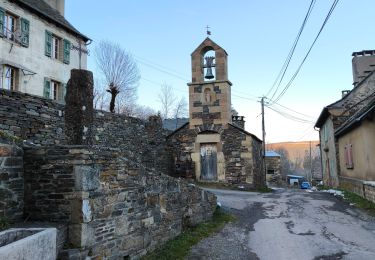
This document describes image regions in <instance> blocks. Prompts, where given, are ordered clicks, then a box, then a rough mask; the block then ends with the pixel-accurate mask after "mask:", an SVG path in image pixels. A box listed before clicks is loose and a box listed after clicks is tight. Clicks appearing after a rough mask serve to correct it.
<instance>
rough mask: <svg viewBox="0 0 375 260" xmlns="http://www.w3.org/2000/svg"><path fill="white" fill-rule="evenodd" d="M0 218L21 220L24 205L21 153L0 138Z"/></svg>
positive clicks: (15, 146)
mask: <svg viewBox="0 0 375 260" xmlns="http://www.w3.org/2000/svg"><path fill="white" fill-rule="evenodd" d="M0 198H1V199H0V218H5V219H6V220H7V221H9V222H17V221H20V220H22V217H23V205H24V201H23V199H24V182H23V151H22V149H21V148H20V147H18V146H17V145H15V144H12V143H9V142H7V141H6V140H4V139H3V140H2V138H0Z"/></svg>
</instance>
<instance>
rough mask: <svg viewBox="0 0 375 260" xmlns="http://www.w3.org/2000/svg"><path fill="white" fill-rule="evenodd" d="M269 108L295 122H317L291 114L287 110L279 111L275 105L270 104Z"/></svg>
mask: <svg viewBox="0 0 375 260" xmlns="http://www.w3.org/2000/svg"><path fill="white" fill-rule="evenodd" d="M266 107H267V108H269V109H271V110H272V111H274V112H276V113H278V114H279V115H282V116H283V117H285V118H287V119H290V120H293V121H295V122H298V123H304V124H314V123H315V122H314V121H310V120H306V119H303V118H299V117H297V116H294V115H291V114H288V113H286V112H283V111H279V110H277V109H275V108H273V107H270V106H266Z"/></svg>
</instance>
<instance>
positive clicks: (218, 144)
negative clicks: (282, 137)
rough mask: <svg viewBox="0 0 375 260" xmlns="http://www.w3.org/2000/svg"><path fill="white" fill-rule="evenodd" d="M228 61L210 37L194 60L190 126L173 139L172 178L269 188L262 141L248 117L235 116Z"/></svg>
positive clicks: (190, 95) (174, 133) (182, 129)
mask: <svg viewBox="0 0 375 260" xmlns="http://www.w3.org/2000/svg"><path fill="white" fill-rule="evenodd" d="M227 56H228V54H227V53H226V51H225V50H224V49H223V48H221V47H220V46H219V45H217V44H216V43H215V42H213V41H212V40H211V39H210V38H208V37H207V38H206V39H205V40H204V41H203V42H202V43H201V44H200V45H199V46H198V47H197V48H196V50H195V51H194V52H193V53H192V54H191V62H192V82H191V83H188V86H189V122H187V123H185V124H184V125H183V126H181V127H180V128H178V129H176V130H175V131H174V132H173V133H171V134H170V135H169V136H168V137H167V142H168V143H169V147H170V150H171V154H172V159H173V161H174V165H175V169H174V171H173V173H172V174H173V175H174V176H181V177H189V178H195V179H196V180H199V181H207V182H229V183H248V184H252V185H255V186H263V185H264V174H263V171H262V162H261V161H262V160H261V158H262V156H261V150H262V141H261V140H260V139H259V138H257V137H256V136H255V135H253V134H251V133H249V132H247V131H246V130H245V129H244V123H245V122H244V120H243V119H244V118H243V117H240V116H232V114H231V87H232V83H231V82H230V81H229V80H228V67H227ZM214 61H215V63H214Z"/></svg>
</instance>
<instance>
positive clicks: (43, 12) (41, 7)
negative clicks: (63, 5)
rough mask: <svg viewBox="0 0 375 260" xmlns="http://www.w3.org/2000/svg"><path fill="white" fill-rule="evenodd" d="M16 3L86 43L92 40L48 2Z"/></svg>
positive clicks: (34, 0) (25, 0)
mask: <svg viewBox="0 0 375 260" xmlns="http://www.w3.org/2000/svg"><path fill="white" fill-rule="evenodd" d="M14 2H15V3H17V4H18V5H20V6H22V7H24V8H26V9H28V10H29V11H31V12H33V13H35V14H37V15H39V16H42V17H43V18H45V19H46V20H48V21H50V22H52V23H54V24H56V25H57V26H60V27H62V28H64V29H65V30H67V31H68V32H70V33H72V34H74V35H76V36H79V37H81V38H82V39H83V40H84V41H85V42H87V41H89V40H90V38H88V37H87V36H85V35H84V34H82V33H80V32H79V31H78V30H77V29H76V28H74V26H73V25H71V24H70V23H69V22H68V21H67V20H66V19H65V17H64V16H62V15H61V14H60V13H59V12H58V11H57V10H55V9H54V8H52V7H51V6H50V5H48V4H47V3H46V2H44V1H42V0H15V1H14Z"/></svg>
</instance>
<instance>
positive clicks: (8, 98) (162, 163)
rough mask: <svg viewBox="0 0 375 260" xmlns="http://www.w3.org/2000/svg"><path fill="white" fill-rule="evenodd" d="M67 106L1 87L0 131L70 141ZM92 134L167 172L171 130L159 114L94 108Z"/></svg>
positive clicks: (33, 139)
mask: <svg viewBox="0 0 375 260" xmlns="http://www.w3.org/2000/svg"><path fill="white" fill-rule="evenodd" d="M64 115H65V106H64V105H62V104H59V103H57V102H54V101H52V100H49V99H44V98H41V97H37V96H33V95H29V94H24V93H20V92H11V91H8V90H1V92H0V131H3V132H6V133H7V134H10V135H14V136H16V137H19V138H20V139H22V140H28V141H29V142H32V143H34V144H37V145H54V144H61V145H64V144H67V138H66V136H65V118H64ZM93 121H94V122H93V126H92V138H93V144H94V145H104V146H108V147H116V148H120V149H122V150H125V151H131V153H132V155H131V154H129V156H131V157H132V158H133V160H137V161H139V162H142V163H143V164H145V165H146V166H147V167H150V168H154V169H156V170H160V171H162V172H166V171H167V169H168V167H169V166H170V164H169V161H170V160H169V159H170V158H169V156H168V154H167V153H166V148H165V138H166V136H167V132H166V131H165V130H163V128H162V122H161V120H160V118H158V117H157V116H155V117H151V118H150V120H148V121H144V120H141V119H137V118H132V117H127V116H125V115H119V114H112V113H109V112H105V111H94V115H93Z"/></svg>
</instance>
